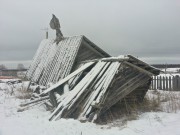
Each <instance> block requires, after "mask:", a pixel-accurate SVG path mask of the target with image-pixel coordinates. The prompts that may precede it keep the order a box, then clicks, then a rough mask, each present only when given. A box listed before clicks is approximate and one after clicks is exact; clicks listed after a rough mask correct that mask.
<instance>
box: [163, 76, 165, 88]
mask: <svg viewBox="0 0 180 135" xmlns="http://www.w3.org/2000/svg"><path fill="white" fill-rule="evenodd" d="M163 90H165V77H164V76H163Z"/></svg>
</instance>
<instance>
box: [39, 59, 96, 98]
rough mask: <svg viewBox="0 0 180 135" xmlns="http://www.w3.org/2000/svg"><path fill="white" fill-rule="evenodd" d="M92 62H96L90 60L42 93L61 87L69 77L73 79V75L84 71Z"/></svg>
mask: <svg viewBox="0 0 180 135" xmlns="http://www.w3.org/2000/svg"><path fill="white" fill-rule="evenodd" d="M92 64H94V62H89V63H86V64H85V65H83V66H82V67H80V68H79V69H77V70H76V71H74V72H73V73H71V74H70V75H68V76H67V77H65V78H64V79H62V80H60V81H59V82H57V83H56V84H55V85H53V86H52V87H49V88H48V89H47V90H45V91H43V92H42V93H41V94H40V95H42V94H46V93H48V92H50V91H52V90H54V89H55V88H57V87H59V86H60V85H61V84H63V83H65V82H67V81H68V80H69V79H71V78H72V77H74V76H75V75H77V74H79V73H80V72H82V71H83V70H85V69H87V68H88V67H90V66H91V65H92Z"/></svg>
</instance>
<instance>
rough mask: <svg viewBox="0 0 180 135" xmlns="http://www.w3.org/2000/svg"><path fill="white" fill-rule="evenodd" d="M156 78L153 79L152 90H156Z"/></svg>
mask: <svg viewBox="0 0 180 135" xmlns="http://www.w3.org/2000/svg"><path fill="white" fill-rule="evenodd" d="M156 88H157V87H156V76H155V77H154V90H156Z"/></svg>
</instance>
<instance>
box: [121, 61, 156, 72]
mask: <svg viewBox="0 0 180 135" xmlns="http://www.w3.org/2000/svg"><path fill="white" fill-rule="evenodd" d="M123 63H125V64H127V65H129V66H131V67H133V68H136V69H138V70H139V71H140V72H143V73H146V74H148V75H149V76H153V75H154V74H153V73H151V72H149V71H147V70H145V69H143V68H140V67H138V66H136V65H134V64H132V63H130V62H127V61H124V62H123Z"/></svg>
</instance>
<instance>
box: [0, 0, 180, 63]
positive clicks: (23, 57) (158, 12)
mask: <svg viewBox="0 0 180 135" xmlns="http://www.w3.org/2000/svg"><path fill="white" fill-rule="evenodd" d="M52 13H54V14H55V15H56V16H57V17H58V18H59V21H60V24H61V31H62V33H63V34H64V36H66V37H67V36H73V35H85V36H86V37H87V38H88V39H90V40H91V41H92V42H94V43H95V44H96V45H98V46H99V47H101V48H102V49H104V50H105V51H106V52H108V53H109V54H111V55H113V56H117V55H126V54H132V55H134V56H136V57H137V56H138V57H139V58H141V59H142V60H145V62H148V63H161V64H162V63H180V0H0V63H4V62H6V63H13V62H23V63H26V62H27V63H28V62H29V61H30V60H31V59H32V58H33V56H34V54H35V52H36V50H37V48H38V46H39V43H40V42H41V40H42V39H43V38H45V31H43V30H41V29H43V28H45V27H48V28H49V21H50V19H51V17H52ZM49 37H50V38H55V31H53V30H51V29H50V28H49Z"/></svg>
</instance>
